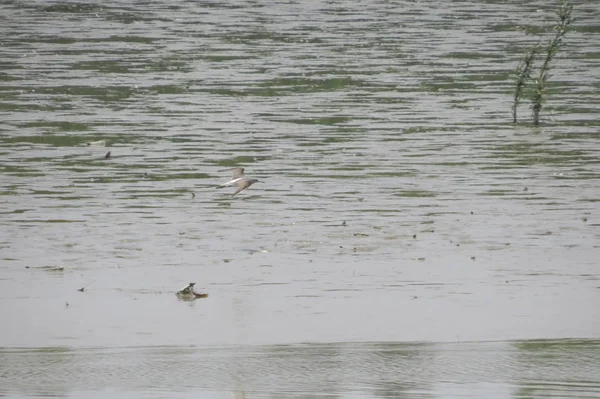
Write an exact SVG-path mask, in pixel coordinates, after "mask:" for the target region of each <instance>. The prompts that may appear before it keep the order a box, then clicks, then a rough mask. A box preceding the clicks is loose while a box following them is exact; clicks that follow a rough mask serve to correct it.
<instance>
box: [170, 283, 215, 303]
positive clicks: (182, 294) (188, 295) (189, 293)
mask: <svg viewBox="0 0 600 399" xmlns="http://www.w3.org/2000/svg"><path fill="white" fill-rule="evenodd" d="M194 285H196V283H189V284H188V285H186V286H185V287H183V288H182V289H180V290H179V291H177V292H176V295H177V296H178V297H179V298H181V299H185V300H191V299H196V298H206V297H207V296H208V294H204V293H200V292H196V291H194Z"/></svg>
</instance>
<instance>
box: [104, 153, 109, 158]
mask: <svg viewBox="0 0 600 399" xmlns="http://www.w3.org/2000/svg"><path fill="white" fill-rule="evenodd" d="M104 159H110V151H109V152H107V153H106V155H105V156H104Z"/></svg>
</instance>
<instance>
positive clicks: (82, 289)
mask: <svg viewBox="0 0 600 399" xmlns="http://www.w3.org/2000/svg"><path fill="white" fill-rule="evenodd" d="M95 281H96V280H94V281H90V282H89V283H87V284H86V285H84V286H83V287H81V288H79V289H78V290H77V291H79V292H84V291H85V287H87V286H88V285H90V284H92V283H94V282H95Z"/></svg>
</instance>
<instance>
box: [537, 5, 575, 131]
mask: <svg viewBox="0 0 600 399" xmlns="http://www.w3.org/2000/svg"><path fill="white" fill-rule="evenodd" d="M572 12H573V5H572V4H571V3H570V2H569V0H564V1H562V2H561V4H560V7H559V9H558V12H557V15H558V23H557V24H556V26H555V27H554V29H555V30H556V35H555V36H554V38H552V40H550V42H549V43H548V47H547V48H546V58H545V59H544V63H543V64H542V67H541V68H540V74H539V76H538V78H537V80H536V82H535V83H536V84H535V89H534V92H533V95H532V98H531V102H532V105H531V108H532V110H533V124H534V125H538V124H539V123H540V112H541V111H542V107H543V103H544V101H545V94H546V83H547V82H548V70H549V68H550V63H551V62H552V60H553V59H554V56H555V55H556V52H557V51H558V49H559V48H560V46H561V44H562V38H563V36H564V35H565V33H566V28H567V26H569V25H570V24H571V22H572V18H571V14H572Z"/></svg>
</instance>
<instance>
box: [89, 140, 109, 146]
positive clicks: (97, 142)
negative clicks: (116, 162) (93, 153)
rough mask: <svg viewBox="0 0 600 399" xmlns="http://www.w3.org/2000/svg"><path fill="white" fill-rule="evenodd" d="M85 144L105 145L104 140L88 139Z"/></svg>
mask: <svg viewBox="0 0 600 399" xmlns="http://www.w3.org/2000/svg"><path fill="white" fill-rule="evenodd" d="M85 145H87V146H92V145H93V146H101V147H106V140H97V141H88V142H87V143H85Z"/></svg>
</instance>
